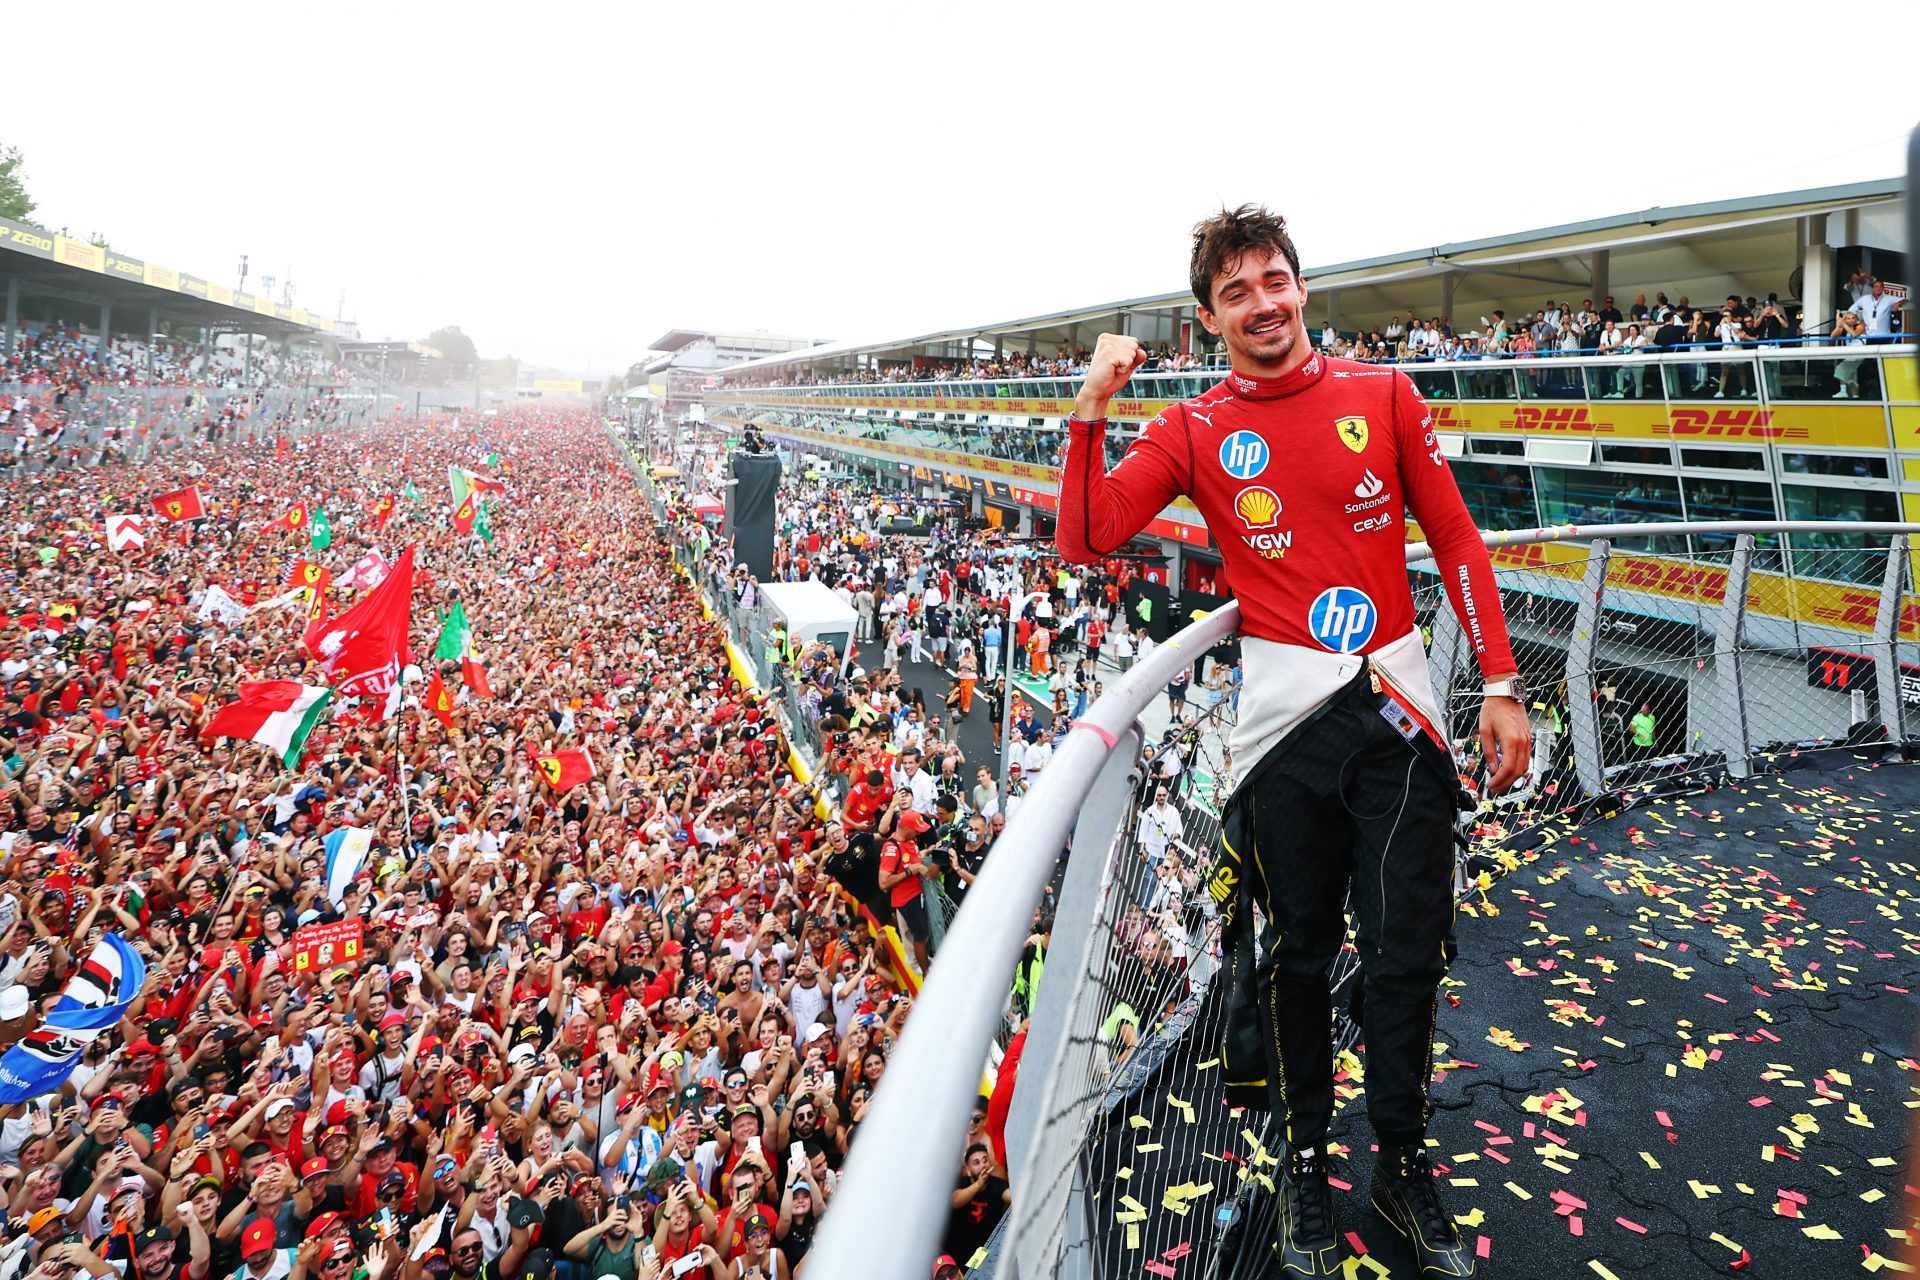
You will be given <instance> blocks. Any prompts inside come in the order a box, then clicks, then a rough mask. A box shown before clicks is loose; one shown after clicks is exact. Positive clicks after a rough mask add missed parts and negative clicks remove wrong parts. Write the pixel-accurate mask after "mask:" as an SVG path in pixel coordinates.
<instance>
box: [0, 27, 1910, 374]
mask: <svg viewBox="0 0 1920 1280" xmlns="http://www.w3.org/2000/svg"><path fill="white" fill-rule="evenodd" d="M1322 7H1323V8H1324V9H1326V10H1327V11H1328V13H1329V14H1331V15H1334V16H1319V15H1316V14H1310V13H1304V12H1303V11H1302V9H1301V7H1300V6H1296V5H1292V4H1281V3H1274V2H1273V0H1266V2H1265V3H1256V4H1244V5H1243V4H1238V3H1216V4H1209V5H1204V6H1188V5H1185V4H1177V3H1172V2H1170V0H1167V2H1163V3H1161V4H1158V5H1154V6H1133V5H1128V4H1122V3H1095V4H1090V5H1057V4H1048V3H1045V2H1044V0H1041V2H1038V3H1036V2H1035V0H1027V3H1021V4H1004V5H1003V4H998V3H973V4H966V5H956V4H949V3H935V2H933V0H919V2H918V3H905V4H902V3H898V2H897V0H896V2H895V3H882V4H812V5H807V4H797V3H791V2H789V3H781V4H767V5H761V4H757V3H726V2H724V0H706V2H705V3H682V4H662V3H658V2H656V3H651V4H635V5H611V4H597V5H576V4H570V3H560V2H550V3H547V4H544V5H526V4H515V5H494V4H489V3H471V4H426V3H421V2H419V0H398V2H397V3H395V2H393V0H389V2H388V3H384V4H373V5H370V4H360V3H330V4H326V5H321V6H318V7H315V6H310V5H309V6H288V5H255V6H238V7H235V6H218V7H215V8H213V9H209V8H207V7H205V6H201V5H185V4H176V3H165V2H159V3H148V4H141V5H132V4H121V3H117V2H109V3H104V4H93V5H89V6H87V9H86V15H87V16H86V19H85V21H84V22H82V23H81V25H80V26H79V27H74V26H71V25H69V24H66V23H64V22H63V21H62V20H61V19H59V18H58V17H57V16H56V15H55V13H54V11H53V10H51V9H45V8H42V9H41V10H39V11H38V12H39V13H40V15H41V16H40V19H37V20H44V21H45V22H47V23H48V24H50V26H51V29H52V30H54V31H56V32H60V33H63V38H72V37H73V36H74V35H75V33H76V32H77V31H80V30H82V29H84V30H85V31H86V32H88V33H90V34H91V35H92V36H93V37H95V38H93V39H91V40H90V41H89V42H88V44H87V46H86V48H85V51H84V53H83V54H80V55H77V56H76V55H74V54H73V53H72V52H71V50H69V51H66V52H56V51H55V49H54V48H53V47H49V48H48V49H46V50H42V51H40V52H35V51H34V50H32V49H31V48H29V47H27V46H25V45H23V46H22V47H20V48H18V49H16V50H14V53H15V55H16V56H13V57H11V58H9V59H8V67H7V84H6V90H5V93H6V101H7V109H6V110H5V111H4V112H0V143H5V144H10V145H14V146H18V147H20V148H22V149H23V150H24V151H25V152H26V156H27V178H28V182H29V185H30V189H31V191H32V193H33V195H34V196H35V198H36V199H38V200H39V202H40V209H39V210H38V212H37V214H36V218H37V220H39V221H42V222H45V223H49V224H51V225H55V226H59V225H62V224H64V225H65V226H67V227H68V229H69V230H70V231H71V232H72V233H73V234H75V235H83V236H84V235H86V234H88V233H90V232H93V231H99V232H101V233H103V234H105V235H106V236H107V237H108V238H109V239H110V240H111V241H112V243H113V246H114V247H115V248H116V249H119V250H122V251H124V252H126V253H127V254H128V255H130V256H133V257H138V258H145V259H151V260H153V261H157V262H161V263H164V264H166V265H168V266H171V267H176V268H178V269H180V270H183V271H188V272H191V273H193V274H195V275H201V276H206V277H209V278H211V279H214V280H217V281H220V282H223V283H228V284H233V283H236V277H237V272H238V260H239V256H240V254H242V253H245V254H248V255H249V257H250V259H251V268H250V270H251V274H250V276H249V278H248V286H249V288H250V289H252V288H256V287H258V285H259V283H260V278H261V277H262V276H266V275H273V276H277V277H283V278H284V277H285V275H286V271H287V267H288V265H289V264H291V266H292V274H293V279H294V282H295V286H296V297H295V301H296V303H297V304H299V305H301V306H304V307H307V308H309V309H311V310H316V311H319V312H322V313H324V314H332V313H333V312H334V310H335V308H336V305H337V301H338V298H339V295H340V292H341V291H342V290H344V291H345V292H346V295H347V315H348V317H349V318H357V319H358V320H359V321H360V324H361V328H362V332H363V333H364V334H365V335H366V336H369V337H397V338H419V337H424V336H425V335H426V334H427V333H428V332H429V331H430V330H432V329H433V328H436V327H438V326H439V325H442V324H448V323H452V324H459V325H461V326H462V327H463V328H465V330H466V331H467V332H468V333H469V334H470V335H472V336H473V338H474V339H475V341H476V342H477V343H478V344H479V347H480V350H481V353H482V354H483V355H503V354H513V355H518V356H520V357H521V358H522V359H523V360H529V361H534V362H539V363H542V364H546V365H550V366H557V367H565V368H568V369H572V370H575V371H580V372H600V371H604V370H606V369H608V368H617V369H624V368H625V367H626V366H627V364H629V363H630V362H631V361H633V360H634V359H636V358H638V356H639V354H640V352H641V350H642V348H643V346H644V344H645V343H646V342H647V341H648V340H650V339H652V338H654V337H656V336H658V335H659V334H661V333H663V332H664V331H665V330H667V329H668V328H671V327H674V326H690V327H713V328H727V329H744V330H753V329H766V330H771V331H773V332H779V333H795V334H807V335H811V336H815V337H821V338H835V339H847V338H862V339H868V338H881V337H893V336H901V335H906V334H911V333H917V332H922V331H926V330H932V329H939V328H945V327H948V326H953V325H961V324H969V323H975V322H988V321H994V320H1002V319H1008V318H1012V317H1015V316H1022V315H1029V314H1035V313H1040V312H1045V311H1053V310H1059V309H1063V308H1067V307H1073V306H1080V305H1088V304H1093V303H1098V302H1104V301H1109V300H1114V299H1118V298H1124V297H1132V296H1137V295H1141V294H1147V293H1157V292H1162V291H1168V290H1174V289H1178V288H1180V287H1181V284H1182V282H1183V280H1184V276H1185V257H1186V250H1187V231H1188V229H1189V228H1190V227H1191V225H1192V224H1193V223H1194V222H1195V221H1197V220H1198V219H1199V218H1201V217H1203V216H1205V214H1206V213H1208V212H1210V211H1211V210H1212V209H1214V208H1217V207H1218V206H1219V205H1220V204H1222V203H1223V202H1224V203H1228V204H1237V203H1239V202H1241V201H1243V200H1259V201H1263V202H1265V203H1267V204H1268V205H1270V206H1271V207H1273V208H1275V209H1276V210H1278V211H1280V212H1282V213H1284V214H1285V215H1286V216H1287V218H1288V219H1289V222H1290V223H1291V225H1292V228H1293V232H1294V238H1295V240H1296V242H1297V243H1298V244H1299V246H1300V249H1301V254H1302V257H1303V258H1304V259H1305V261H1306V263H1307V264H1308V265H1309V266H1311V265H1313V264H1315V263H1332V262H1339V261H1343V260H1347V259H1351V258H1357V257H1365V256H1371V255H1374V254H1380V253H1390V252H1395V251H1399V250H1404V249H1411V248H1416V247H1421V246H1426V245H1432V244H1439V243H1443V242H1446V241H1450V240H1459V239H1468V238H1473V237H1479V236H1488V235H1498V234H1501V233H1504V232H1510V231H1520V230H1526V229H1530V228H1534V227H1539V226H1546V225H1550V224H1553V223H1558V222H1566V221H1573V220H1577V219H1582V218H1591V217H1599V216H1604V215H1607V214H1612V213H1619V212H1624V211H1627V210H1630V209H1639V208H1643V207H1646V206H1648V205H1654V204H1663V205H1672V204H1682V203H1686V202H1689V201H1694V200H1708V199H1716V198H1722V197H1728V196H1738V195H1751V194H1759V193H1766V192H1774V191H1783V190H1789V189H1794V188H1800V187H1811V186H1819V185H1824V184H1827V183H1833V182H1845V181H1853V180H1858V179H1863V178H1878V177H1887V176H1890V175H1893V174H1897V173H1899V172H1900V171H1901V170H1902V169H1903V167H1904V156H1905V142H1904V140H1905V136H1906V133H1907V130H1908V129H1909V128H1910V127H1912V126H1913V125H1914V123H1915V122H1916V121H1917V120H1920V78H1917V77H1915V76H1914V75H1913V74H1912V73H1911V68H1910V67H1909V65H1908V59H1909V58H1910V56H1911V55H1912V53H1913V51H1914V50H1915V49H1916V48H1917V47H1920V5H1915V4H1911V3H1884V4H1874V3H1853V4H1849V5H1846V6H1844V14H1845V17H1844V21H1841V22H1839V23H1838V25H1837V26H1836V24H1835V22H1833V21H1829V19H1828V17H1827V16H1823V15H1830V14H1838V13H1840V12H1841V10H1839V9H1828V10H1808V9H1807V7H1806V6H1805V5H1804V4H1793V5H1787V4H1773V3H1758V2H1756V0H1742V2H1741V3H1738V4H1733V5H1728V4H1724V3H1722V4H1715V5H1690V4H1669V5H1666V6H1664V7H1662V8H1660V9H1659V10H1658V16H1657V17H1654V16H1652V15H1653V12H1654V11H1653V10H1643V9H1639V8H1638V7H1637V6H1628V7H1626V8H1614V9H1612V10H1609V9H1608V8H1607V7H1606V6H1596V5H1593V4H1589V3H1576V4H1566V5H1550V6H1546V7H1544V8H1543V7H1535V8H1533V9H1531V10H1528V9H1519V10H1516V9H1513V8H1511V7H1510V6H1509V7H1504V8H1501V9H1499V10H1497V13H1498V17H1497V20H1496V21H1494V22H1488V21H1486V20H1485V19H1482V18H1479V17H1477V16H1476V17H1475V18H1473V19H1471V20H1469V21H1467V22H1465V24H1464V25H1462V24H1461V23H1460V22H1459V21H1458V20H1456V19H1453V18H1451V17H1449V16H1448V14H1449V11H1450V10H1452V11H1467V12H1472V13H1475V14H1478V13H1480V12H1483V11H1484V10H1485V7H1484V6H1479V5H1470V6H1449V5H1436V4H1433V3H1430V2H1429V3H1422V4H1419V5H1417V6H1409V9H1408V11H1407V12H1406V13H1405V14H1401V12H1400V7H1399V6H1398V5H1395V4H1388V3H1374V4H1371V5H1352V4H1337V5H1326V6H1322ZM1188 15H1193V16H1188ZM1609 15H1611V16H1609Z"/></svg>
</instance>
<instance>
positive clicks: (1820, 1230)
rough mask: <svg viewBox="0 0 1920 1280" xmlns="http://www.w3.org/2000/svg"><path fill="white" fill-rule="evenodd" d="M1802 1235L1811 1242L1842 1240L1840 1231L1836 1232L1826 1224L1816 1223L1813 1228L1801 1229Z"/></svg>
mask: <svg viewBox="0 0 1920 1280" xmlns="http://www.w3.org/2000/svg"><path fill="white" fill-rule="evenodd" d="M1800 1234H1801V1235H1803V1236H1805V1237H1806V1238H1807V1239H1809V1240H1839V1239H1841V1238H1842V1237H1841V1235H1840V1233H1839V1232H1838V1231H1835V1230H1834V1229H1833V1228H1832V1227H1830V1226H1828V1225H1827V1224H1826V1223H1824V1222H1818V1223H1815V1224H1814V1225H1813V1226H1811V1227H1802V1228H1800Z"/></svg>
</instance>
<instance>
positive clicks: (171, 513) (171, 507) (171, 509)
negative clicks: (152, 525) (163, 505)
mask: <svg viewBox="0 0 1920 1280" xmlns="http://www.w3.org/2000/svg"><path fill="white" fill-rule="evenodd" d="M180 511H181V506H180V504H179V503H177V502H169V503H168V504H167V517H168V518H169V519H172V520H178V519H179V518H180Z"/></svg>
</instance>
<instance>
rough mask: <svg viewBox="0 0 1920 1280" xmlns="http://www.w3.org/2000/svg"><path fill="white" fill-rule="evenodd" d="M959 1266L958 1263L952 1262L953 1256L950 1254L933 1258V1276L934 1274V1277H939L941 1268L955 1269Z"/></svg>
mask: <svg viewBox="0 0 1920 1280" xmlns="http://www.w3.org/2000/svg"><path fill="white" fill-rule="evenodd" d="M959 1265H960V1264H959V1263H957V1262H955V1261H954V1260H953V1255H952V1254H950V1253H943V1254H941V1255H940V1256H939V1257H937V1258H935V1259H934V1260H933V1274H935V1275H936V1276H937V1275H939V1274H940V1272H941V1269H942V1268H944V1267H957V1266H959Z"/></svg>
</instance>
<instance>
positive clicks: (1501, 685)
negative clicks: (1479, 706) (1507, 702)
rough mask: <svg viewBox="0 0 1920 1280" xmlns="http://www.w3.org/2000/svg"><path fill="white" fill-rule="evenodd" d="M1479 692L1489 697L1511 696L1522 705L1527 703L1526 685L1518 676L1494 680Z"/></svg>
mask: <svg viewBox="0 0 1920 1280" xmlns="http://www.w3.org/2000/svg"><path fill="white" fill-rule="evenodd" d="M1480 692H1481V693H1482V694H1484V695H1485V696H1486V697H1489V698H1512V699H1513V700H1514V701H1515V702H1517V703H1519V704H1520V705H1521V706H1523V707H1524V706H1526V705H1527V685H1526V682H1525V681H1524V680H1522V679H1521V678H1520V677H1519V676H1508V677H1507V678H1506V679H1505V680H1495V681H1493V682H1492V683H1490V684H1488V685H1487V686H1486V687H1485V688H1483V689H1481V690H1480Z"/></svg>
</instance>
